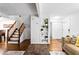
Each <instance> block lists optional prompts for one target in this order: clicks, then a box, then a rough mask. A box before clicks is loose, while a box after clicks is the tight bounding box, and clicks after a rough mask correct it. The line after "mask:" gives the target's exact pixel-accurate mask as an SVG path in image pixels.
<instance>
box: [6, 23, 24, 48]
mask: <svg viewBox="0 0 79 59" xmlns="http://www.w3.org/2000/svg"><path fill="white" fill-rule="evenodd" d="M24 29H25V26H24V23H23V24H22V25H21V26H20V28H19V29H17V28H16V29H15V30H14V32H13V34H12V35H11V36H10V37H9V38H8V41H7V44H18V45H19V46H20V37H21V34H22V33H23V31H24Z"/></svg>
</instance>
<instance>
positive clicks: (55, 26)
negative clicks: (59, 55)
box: [52, 22, 63, 39]
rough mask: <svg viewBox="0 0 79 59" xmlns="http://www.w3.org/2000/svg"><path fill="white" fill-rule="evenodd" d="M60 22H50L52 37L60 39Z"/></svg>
mask: <svg viewBox="0 0 79 59" xmlns="http://www.w3.org/2000/svg"><path fill="white" fill-rule="evenodd" d="M62 25H63V24H62V23H61V22H56V23H52V39H61V37H62V35H63V33H62V32H63V30H62V29H63V27H62Z"/></svg>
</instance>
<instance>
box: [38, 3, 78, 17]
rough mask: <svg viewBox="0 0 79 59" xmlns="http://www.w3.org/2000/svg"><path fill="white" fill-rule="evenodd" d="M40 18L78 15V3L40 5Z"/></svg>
mask: <svg viewBox="0 0 79 59" xmlns="http://www.w3.org/2000/svg"><path fill="white" fill-rule="evenodd" d="M39 9H40V15H41V16H67V15H71V14H74V13H79V3H40V4H39Z"/></svg>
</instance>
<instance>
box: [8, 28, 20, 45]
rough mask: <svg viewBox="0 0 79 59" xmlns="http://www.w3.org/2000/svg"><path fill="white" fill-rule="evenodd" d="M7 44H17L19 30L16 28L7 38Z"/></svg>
mask: <svg viewBox="0 0 79 59" xmlns="http://www.w3.org/2000/svg"><path fill="white" fill-rule="evenodd" d="M8 44H19V32H18V30H17V29H16V30H15V31H14V33H13V34H12V36H11V37H10V39H9V40H8Z"/></svg>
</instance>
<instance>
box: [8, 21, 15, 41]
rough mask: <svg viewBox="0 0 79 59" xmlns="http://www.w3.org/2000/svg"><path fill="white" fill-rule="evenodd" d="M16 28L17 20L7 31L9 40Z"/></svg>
mask: <svg viewBox="0 0 79 59" xmlns="http://www.w3.org/2000/svg"><path fill="white" fill-rule="evenodd" d="M15 29H16V21H15V22H14V24H12V26H11V27H10V28H9V29H8V31H7V41H8V40H9V39H10V37H11V35H12V34H13V33H14V31H15Z"/></svg>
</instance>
